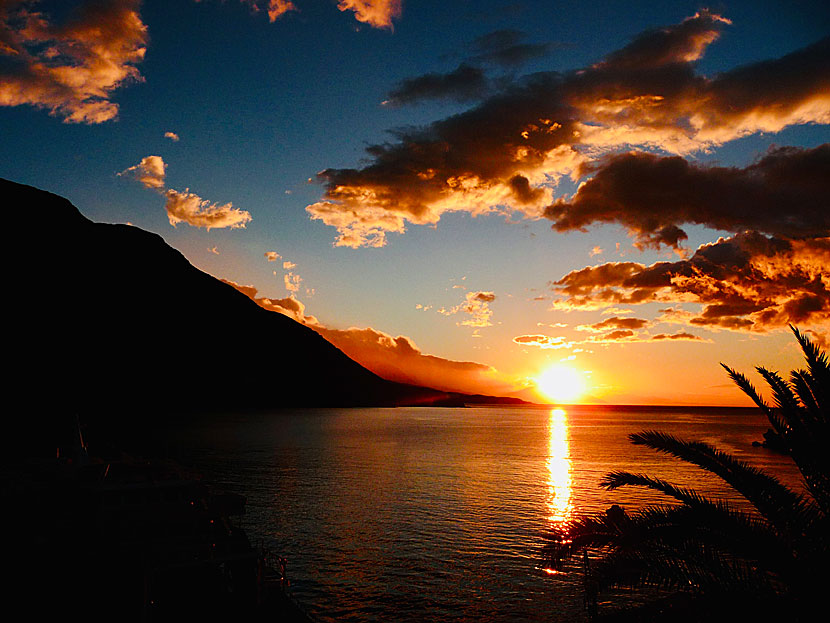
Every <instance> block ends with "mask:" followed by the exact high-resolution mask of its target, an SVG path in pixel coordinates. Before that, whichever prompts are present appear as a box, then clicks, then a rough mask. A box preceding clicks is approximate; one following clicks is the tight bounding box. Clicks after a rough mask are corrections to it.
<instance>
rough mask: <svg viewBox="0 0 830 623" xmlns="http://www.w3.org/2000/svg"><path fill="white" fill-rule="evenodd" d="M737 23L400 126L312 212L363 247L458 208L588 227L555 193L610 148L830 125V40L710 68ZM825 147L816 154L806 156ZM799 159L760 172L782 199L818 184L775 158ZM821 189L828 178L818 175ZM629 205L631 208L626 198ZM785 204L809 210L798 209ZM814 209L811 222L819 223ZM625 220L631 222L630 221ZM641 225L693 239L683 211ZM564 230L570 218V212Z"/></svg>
mask: <svg viewBox="0 0 830 623" xmlns="http://www.w3.org/2000/svg"><path fill="white" fill-rule="evenodd" d="M724 25H725V20H724V19H723V18H721V17H719V16H717V15H715V14H713V13H710V12H708V11H701V12H700V13H698V14H696V15H694V16H693V17H690V18H688V19H686V20H684V21H683V22H681V23H680V24H676V25H674V26H668V27H666V28H663V29H659V30H654V31H649V32H647V33H644V34H643V35H641V36H640V37H638V38H635V39H634V41H632V43H631V44H629V45H628V46H626V47H625V48H623V49H621V50H619V51H618V52H615V53H612V54H610V55H609V56H607V57H606V59H605V60H604V61H602V62H600V63H597V64H595V65H593V66H590V67H587V68H584V69H582V70H580V71H574V72H571V73H568V74H558V73H555V72H544V73H538V74H533V75H530V76H526V77H525V78H523V79H522V80H519V81H517V82H515V83H511V84H510V85H508V86H506V87H505V88H504V89H503V90H501V91H500V92H498V93H496V94H494V95H492V96H490V97H489V98H488V99H486V100H484V101H482V102H481V103H480V104H478V105H477V106H475V107H473V108H472V109H470V110H467V111H466V112H463V113H460V114H457V115H453V116H452V117H449V118H446V119H443V120H440V121H436V122H434V123H432V124H430V125H428V126H426V127H422V128H414V129H405V130H401V131H397V132H395V133H393V137H394V139H393V141H392V142H388V143H384V144H381V145H373V146H371V147H369V148H368V155H369V159H370V160H369V162H368V164H367V165H366V166H364V167H363V168H360V169H326V170H324V171H323V172H322V173H320V174H319V179H320V180H321V181H322V182H323V183H324V184H325V196H324V197H323V200H322V201H320V202H318V203H315V204H312V205H309V206H308V207H307V208H306V209H307V211H308V212H309V214H310V215H311V217H312V218H314V219H319V220H322V221H323V222H324V223H326V224H328V225H331V226H333V227H336V228H337V229H338V234H339V237H338V240H337V242H336V244H337V245H340V246H353V247H356V246H367V245H368V246H372V245H374V246H382V245H383V244H385V242H386V239H385V237H386V234H387V233H389V232H396V233H402V232H404V231H405V228H406V223H407V222H410V223H415V224H434V223H437V222H438V221H439V220H440V218H441V216H442V215H443V214H444V213H447V212H453V211H464V212H468V213H471V214H474V215H475V214H484V213H487V212H491V211H493V210H504V211H518V212H521V213H523V214H525V215H526V216H528V217H531V218H535V217H537V216H539V215H540V214H541V213H542V212H543V210H544V207H545V206H546V205H550V206H554V208H552V209H551V211H550V212H549V214H548V215H549V216H550V217H552V218H554V219H559V218H563V219H564V218H566V217H571V216H573V217H574V219H575V222H574V224H573V225H572V226H573V227H579V225H577V224H575V223H576V222H579V221H580V220H581V219H580V218H577V217H578V216H579V214H572V213H573V210H569V209H568V206H569V205H570V202H566V203H565V204H560V205H559V207H558V208H556V207H555V206H557V202H555V201H553V188H554V187H555V186H556V183H557V180H558V179H559V178H560V177H561V176H562V175H574V176H576V175H577V172H578V173H579V174H590V173H591V172H592V169H591V168H590V167H588V166H587V165H589V164H590V163H591V162H593V160H594V159H595V158H596V157H597V156H598V155H601V154H602V153H608V152H609V151H613V150H618V149H621V148H626V149H628V148H630V147H631V146H634V145H641V146H645V147H649V148H662V149H664V150H667V151H670V152H674V153H678V154H682V153H688V152H692V151H695V150H699V149H704V148H707V147H711V146H714V145H718V144H721V143H723V142H725V141H729V140H733V139H735V138H739V137H742V136H745V135H748V134H751V133H754V132H775V131H778V130H781V129H782V128H784V127H787V126H789V125H793V124H803V123H830V72H828V71H827V70H826V68H827V67H828V66H829V65H830V38H828V39H825V40H822V41H820V42H818V43H816V44H814V45H811V46H808V47H806V48H804V49H802V50H799V51H797V52H794V53H792V54H789V55H787V56H784V57H782V58H779V59H773V60H769V61H765V62H761V63H756V64H753V65H748V66H745V67H741V68H737V69H735V70H732V71H728V72H725V73H722V74H719V75H716V76H714V77H706V76H703V75H700V74H699V73H697V70H696V67H697V66H696V60H697V59H699V58H700V57H701V56H702V55H703V53H704V51H705V49H706V47H707V46H708V45H709V44H710V43H712V42H713V41H714V40H715V39H717V37H718V36H719V34H720V32H721V29H722V28H723V27H724ZM513 36H514V37H515V35H513ZM502 39H503V41H502V43H504V42H505V41H509V39H510V37H509V36H506V37H505V36H502ZM820 155H821V154H820V153H811V154H806V152H805V153H802V154H801V157H802V158H804V159H809V157H810V156H812V157H818V156H820ZM797 158H798V154H795V153H789V152H786V151H783V152H777V153H775V154H768V156H767V157H766V158H765V159H764V161H763V164H761V163H760V162H759V163H758V164H757V165H755V168H754V169H751V170H750V171H748V172H747V173H748V174H758V175H761V176H762V177H763V178H764V180H763V181H764V183H766V184H767V185H771V186H772V187H774V188H775V189H776V191H777V192H778V196H779V197H780V198H781V200H782V201H783V200H790V199H793V198H796V199H798V198H800V197H801V193H806V192H807V190H805V188H806V187H803V186H799V187H795V188H792V189H790V190H787V188H786V187H785V184H784V183H778V182H777V181H776V177H775V176H776V175H777V174H778V172H777V171H775V170H773V169H774V168H775V165H776V162H779V163H780V162H783V164H784V165H786V161H794V160H796V159H797ZM620 162H622V163H628V161H620ZM643 162H646V161H645V160H641V161H637V163H638V164H642V163H643ZM628 164H630V163H628ZM661 164H662V163H661ZM670 165H671V166H674V167H676V168H677V169H678V174H680V175H682V174H683V172H684V171H682V170H680V169H682V167H681V166H680V165H679V164H678V163H675V162H672V161H666V166H670ZM600 166H601V165H600ZM696 170H697V169H695V168H692V169H689V170H687V171H686V173H687V174H688V175H692V174H693V173H694V172H695V171H696ZM780 172H781V173H782V174H784V175H785V176H787V175H794V172H793V171H783V170H782V171H780ZM728 173H729V172H727V171H724V175H725V176H728ZM710 177H711V176H710ZM732 177H733V178H735V179H736V180H737V179H738V178H740V175H739V174H736V175H732ZM749 177H751V175H749V176H745V177H744V178H742V180H741V181H742V183H743V184H744V185H751V182H752V180H751V179H749ZM707 179H708V178H707ZM804 179H805V180H806V181H808V182H809V180H808V179H807V178H806V177H805V178H804ZM524 180H526V181H527V183H525V181H524ZM725 183H726V182H724V184H725ZM813 184H814V185H815V184H819V185H820V184H821V182H819V181H816V180H815V179H814V178H813ZM730 188H731V187H730ZM742 205H743V204H742ZM764 205H767V203H765V204H764ZM619 209H620V211H621V212H623V211H624V206H623V207H620V208H619ZM668 209H669V210H672V209H675V208H668ZM557 210H559V212H557ZM783 210H784V211H786V210H796V211H797V210H799V208H797V207H796V206H790V205H787V206H786V207H784V208H783ZM560 212H561V214H560ZM732 214H733V218H734V217H736V215H734V211H733V212H732ZM803 216H805V218H806V220H805V221H804V226H805V227H807V226H808V225H809V223H810V222H811V220H810V219H815V218H816V216H815V215H813V216H810V215H809V214H805V215H803ZM751 217H752V214H747V215H746V218H745V220H746V221H747V223H748V225H749V227H748V228H749V229H759V228H758V227H755V226H754V225H753V224H752V222H751ZM616 218H617V219H618V220H619V222H626V219H627V218H628V217H627V216H625V215H624V214H620V215H618V216H617V217H616ZM629 220H631V222H632V226H633V227H642V231H639V230H635V234H638V235H639V236H640V240H641V243H642V244H646V245H648V244H651V245H654V244H660V243H667V244H672V245H677V244H679V242H680V241H681V240H683V237H684V232H683V231H682V230H681V229H680V227H679V226H678V224H677V222H676V219H674V220H672V219H668V218H657V217H655V218H654V220H655V221H656V222H655V223H653V224H652V223H641V221H642V220H643V219H642V218H633V217H632V218H631V219H629ZM773 220H774V219H773ZM819 220H820V219H819ZM588 222H591V221H588ZM779 225H780V226H781V227H783V226H784V224H783V223H779ZM562 226H563V227H570V226H571V224H570V221H569V220H565V221H563V224H562ZM798 226H799V223H794V224H792V225H790V226H789V229H787V231H789V230H790V229H792V230H796V229H797V228H798ZM762 230H763V229H762ZM732 231H735V230H732ZM763 231H766V230H763ZM778 232H779V230H778V229H771V230H770V233H778Z"/></svg>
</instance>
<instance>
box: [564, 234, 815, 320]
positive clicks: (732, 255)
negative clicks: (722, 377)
mask: <svg viewBox="0 0 830 623" xmlns="http://www.w3.org/2000/svg"><path fill="white" fill-rule="evenodd" d="M827 266H830V238H826V237H825V238H816V239H802V240H798V239H793V240H790V239H784V238H776V237H767V236H764V235H762V234H760V233H758V232H744V233H741V234H737V235H735V236H733V237H730V238H721V239H719V240H718V241H717V242H715V243H712V244H705V245H702V246H701V247H699V248H698V249H697V251H696V252H695V254H694V255H693V256H692V257H690V258H689V259H685V260H680V261H676V262H657V263H655V264H652V265H651V266H645V265H643V264H637V263H634V262H618V263H609V264H601V265H598V266H590V267H587V268H583V269H581V270H577V271H573V272H571V273H569V274H567V275H565V276H564V277H562V278H561V279H559V280H558V281H556V282H555V283H554V284H553V289H554V290H555V291H557V292H558V293H559V294H561V295H562V296H563V299H562V300H560V301H558V302H557V303H556V305H557V306H558V307H561V308H566V309H577V308H582V309H596V308H601V307H606V306H609V305H615V304H620V303H625V304H638V303H646V302H654V301H659V302H672V303H694V304H698V305H702V306H703V308H702V310H701V311H700V312H698V313H692V312H687V311H683V309H682V308H680V309H678V308H670V309H665V310H663V316H662V318H661V319H662V320H665V321H673V322H681V323H685V324H689V325H692V326H702V327H721V328H728V329H752V330H766V329H769V328H773V327H779V326H785V325H786V324H788V323H799V324H821V323H826V322H828V321H830V289H828V286H830V280H828V276H827V274H828V273H827Z"/></svg>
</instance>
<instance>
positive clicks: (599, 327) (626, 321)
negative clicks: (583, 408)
mask: <svg viewBox="0 0 830 623" xmlns="http://www.w3.org/2000/svg"><path fill="white" fill-rule="evenodd" d="M646 325H648V320H644V319H642V318H618V317H617V316H614V317H612V318H606V319H605V320H603V321H601V322H596V323H594V324H590V325H584V324H583V325H579V326H578V327H577V328H576V330H577V331H591V332H594V333H601V332H602V331H607V330H608V329H642V328H643V327H645V326H646Z"/></svg>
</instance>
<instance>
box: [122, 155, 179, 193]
mask: <svg viewBox="0 0 830 623" xmlns="http://www.w3.org/2000/svg"><path fill="white" fill-rule="evenodd" d="M166 169H167V165H166V164H165V162H164V160H162V158H161V156H146V157H145V158H142V159H141V162H139V163H138V164H137V165H135V166H132V167H129V168H128V169H125V170H123V171H121V173H119V174H118V175H126V176H128V177H132V178H134V179H136V180H137V181H139V182H141V183H142V184H144V186H145V187H146V188H155V189H161V188H164V177H165V171H166Z"/></svg>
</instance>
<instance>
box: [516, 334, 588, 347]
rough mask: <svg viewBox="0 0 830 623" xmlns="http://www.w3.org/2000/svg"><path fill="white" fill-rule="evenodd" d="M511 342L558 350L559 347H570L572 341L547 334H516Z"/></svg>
mask: <svg viewBox="0 0 830 623" xmlns="http://www.w3.org/2000/svg"><path fill="white" fill-rule="evenodd" d="M513 342H514V343H516V344H519V345H520V346H535V347H536V348H542V349H545V350H547V349H553V350H559V349H560V348H572V347H573V345H574V342H569V341H567V340H566V339H565V338H564V337H561V336H558V337H551V336H549V335H540V334H536V335H517V336H516V337H514V338H513Z"/></svg>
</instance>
